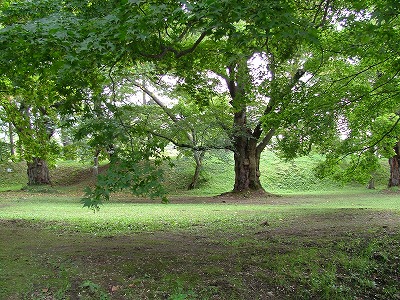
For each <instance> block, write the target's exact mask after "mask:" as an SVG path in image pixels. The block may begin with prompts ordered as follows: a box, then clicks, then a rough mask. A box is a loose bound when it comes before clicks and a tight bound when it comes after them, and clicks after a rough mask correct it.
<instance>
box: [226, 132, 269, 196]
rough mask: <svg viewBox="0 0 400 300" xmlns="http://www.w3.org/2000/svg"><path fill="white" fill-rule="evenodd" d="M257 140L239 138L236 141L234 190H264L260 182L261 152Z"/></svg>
mask: <svg viewBox="0 0 400 300" xmlns="http://www.w3.org/2000/svg"><path fill="white" fill-rule="evenodd" d="M256 146H257V145H256V141H255V140H252V139H247V138H239V139H238V140H237V141H236V143H235V154H234V158H235V186H234V188H233V192H243V191H264V189H263V188H262V186H261V182H260V154H259V153H257V147H256Z"/></svg>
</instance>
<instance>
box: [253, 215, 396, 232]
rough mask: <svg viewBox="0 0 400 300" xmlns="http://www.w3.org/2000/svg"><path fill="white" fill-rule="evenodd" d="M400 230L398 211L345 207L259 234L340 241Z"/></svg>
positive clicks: (296, 219)
mask: <svg viewBox="0 0 400 300" xmlns="http://www.w3.org/2000/svg"><path fill="white" fill-rule="evenodd" d="M399 229H400V215H399V214H398V213H397V212H390V211H374V210H371V209H365V208H354V209H350V208H343V209H337V210H333V211H330V212H329V213H315V214H307V215H299V216H296V215H293V216H291V217H290V219H288V220H286V222H285V223H284V225H283V226H282V227H278V228H265V229H264V230H261V231H259V232H257V235H260V236H261V237H262V236H265V237H285V236H286V237H304V238H312V239H318V238H329V237H330V238H337V237H343V236H351V235H353V234H356V235H363V234H366V235H368V234H371V232H381V233H383V234H395V233H398V231H399Z"/></svg>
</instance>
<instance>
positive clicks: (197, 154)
mask: <svg viewBox="0 0 400 300" xmlns="http://www.w3.org/2000/svg"><path fill="white" fill-rule="evenodd" d="M204 154H205V151H196V150H193V158H194V161H195V162H196V168H195V170H194V175H193V178H192V181H191V182H190V184H189V186H188V190H193V189H195V188H196V187H197V184H198V182H199V177H200V173H201V169H202V168H203V158H204Z"/></svg>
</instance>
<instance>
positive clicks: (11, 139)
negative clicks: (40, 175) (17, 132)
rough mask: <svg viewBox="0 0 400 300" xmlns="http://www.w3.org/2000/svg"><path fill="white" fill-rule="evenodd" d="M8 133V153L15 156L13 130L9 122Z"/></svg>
mask: <svg viewBox="0 0 400 300" xmlns="http://www.w3.org/2000/svg"><path fill="white" fill-rule="evenodd" d="M8 134H9V138H10V154H11V156H12V157H13V156H15V143H14V130H13V125H12V123H11V122H9V123H8Z"/></svg>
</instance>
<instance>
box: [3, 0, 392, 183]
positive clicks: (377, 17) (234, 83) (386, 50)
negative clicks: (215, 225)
mask: <svg viewBox="0 0 400 300" xmlns="http://www.w3.org/2000/svg"><path fill="white" fill-rule="evenodd" d="M236 2H237V1H236ZM236 2H235V1H234V2H232V1H196V2H188V1H184V2H168V3H165V2H163V1H122V2H120V1H105V2H91V1H83V2H82V1H69V2H68V3H65V2H63V1H52V2H51V3H49V1H47V0H35V1H28V2H26V1H22V2H17V3H14V4H13V5H9V4H8V3H5V4H4V6H3V10H2V15H1V19H0V22H1V24H2V26H3V27H2V28H1V38H0V49H1V53H2V54H1V56H0V62H1V65H2V71H1V72H2V76H4V77H5V78H6V79H5V80H2V82H9V84H8V87H7V88H6V90H7V92H8V94H10V95H12V96H17V93H16V92H17V91H19V90H20V89H22V90H24V91H25V92H26V91H29V82H30V81H31V80H32V79H35V80H37V83H38V84H39V85H40V90H41V91H43V93H42V94H43V95H46V96H47V97H48V98H49V99H50V98H52V97H51V96H52V95H59V96H61V98H62V101H59V102H57V103H54V102H51V101H50V102H51V103H50V102H49V104H50V106H51V105H52V104H53V105H55V106H56V107H57V111H58V112H61V113H63V114H64V113H65V111H69V112H71V111H73V112H76V111H81V112H82V110H83V111H84V110H85V108H86V107H90V106H91V104H93V103H95V102H96V99H95V97H97V96H100V95H102V94H104V92H107V91H108V92H109V91H110V90H111V91H112V93H115V91H116V90H118V88H119V87H120V86H122V85H123V83H124V80H125V78H124V77H123V76H122V77H121V76H115V75H116V74H121V73H124V72H127V71H128V70H132V68H134V67H135V66H137V65H146V64H147V63H150V64H151V65H152V66H154V68H155V70H156V71H155V72H156V73H157V75H158V76H157V77H156V78H159V76H163V75H171V76H173V78H175V79H176V80H177V85H176V86H177V90H179V92H180V95H182V96H183V98H184V99H185V100H184V101H185V103H188V102H189V103H190V102H193V101H194V102H197V103H199V104H201V105H202V106H206V107H207V105H209V104H210V103H212V101H214V99H216V98H218V99H224V100H225V105H228V107H229V108H226V107H224V108H223V110H224V112H225V115H221V114H218V115H219V116H221V117H223V124H224V126H225V127H226V124H227V123H228V124H229V125H228V127H229V128H223V132H224V135H225V134H226V135H227V136H228V138H227V139H225V138H224V142H226V141H229V142H231V143H232V145H233V148H234V150H235V153H239V152H243V153H246V154H245V156H246V159H247V160H248V161H251V162H252V161H253V160H254V158H258V157H259V153H260V152H261V151H262V150H263V149H264V148H265V147H266V145H268V144H271V145H273V146H277V147H278V148H279V149H280V150H281V153H282V155H284V156H285V157H287V158H294V157H296V156H298V155H304V154H307V153H309V152H310V150H312V147H313V145H315V144H317V145H319V148H318V149H321V151H322V152H324V153H327V154H329V153H331V152H332V153H333V152H335V151H336V146H335V145H336V144H337V141H338V138H337V137H338V134H340V133H341V132H340V129H339V128H338V127H337V124H340V122H341V121H343V123H344V124H346V126H347V127H348V128H349V129H350V130H351V132H352V136H354V137H356V136H359V138H358V141H362V140H363V139H362V138H361V137H362V135H363V132H365V131H363V130H362V128H366V126H365V125H366V124H368V123H371V122H372V120H375V119H376V118H377V117H378V116H381V115H384V114H387V113H393V112H396V110H395V106H396V103H398V101H397V100H398V99H397V97H398V91H397V86H398V85H397V80H398V78H397V73H398V57H397V55H396V54H395V52H394V51H395V50H394V49H396V47H397V46H396V45H397V44H398V43H397V42H398V26H397V22H398V20H397V19H396V14H394V12H396V11H398V9H399V5H398V3H396V1H392V0H380V1H375V2H372V1H364V2H362V3H360V2H359V1H341V0H340V1H335V3H334V5H333V4H332V2H331V1H320V2H318V3H314V1H311V2H307V3H303V2H299V1H286V2H285V3H281V2H279V1H268V2H265V1H244V2H243V1H240V3H239V2H237V3H236ZM388 8H390V9H388ZM15 66H18V68H15ZM147 71H148V70H145V69H141V70H140V72H142V74H140V75H147V74H146V72H147ZM153 74H154V73H152V74H150V75H151V76H153ZM17 87H18V89H16V88H17ZM187 95H190V97H187ZM189 98H190V99H189ZM87 102H89V105H84V104H85V103H87ZM221 103H222V102H221ZM45 107H47V106H45ZM191 110H192V111H193V107H192V108H191ZM212 111H213V109H210V110H208V111H207V110H206V109H205V110H204V115H207V116H209V115H210V113H211V112H212ZM226 120H230V121H229V122H226ZM187 121H188V123H189V118H187ZM156 124H158V122H155V125H156ZM211 124H212V123H211ZM196 126H200V125H199V123H196ZM122 127H123V126H122ZM171 128H172V127H171ZM212 128H213V129H214V128H217V127H216V126H214V125H212ZM218 132H219V131H217V133H218ZM175 134H176V132H175ZM213 135H215V133H213ZM273 136H275V138H274V139H273ZM251 143H256V153H252V154H250V153H247V152H246V151H247V150H246V149H250V148H251V147H252V146H251V147H250V144H251ZM347 146H349V144H348V145H347ZM350 146H351V143H350ZM150 148H151V147H150ZM349 150H352V151H353V150H354V147H350V149H349ZM248 152H249V151H248ZM247 156H248V157H247ZM250 156H254V157H250ZM239 157H240V156H236V158H235V159H236V160H237V163H238V164H244V163H245V161H246V159H243V161H241V162H239ZM257 164H258V161H257V162H256V166H252V168H255V169H256V172H249V174H242V176H244V177H246V176H250V174H253V173H254V174H257V172H259V169H258V165H257ZM240 169H241V168H237V170H240ZM242 169H243V168H242ZM236 176H238V175H236ZM255 180H257V178H255ZM235 186H236V185H235ZM255 187H258V188H261V186H260V185H257V184H256V185H255ZM243 188H247V187H246V186H244V187H243Z"/></svg>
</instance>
